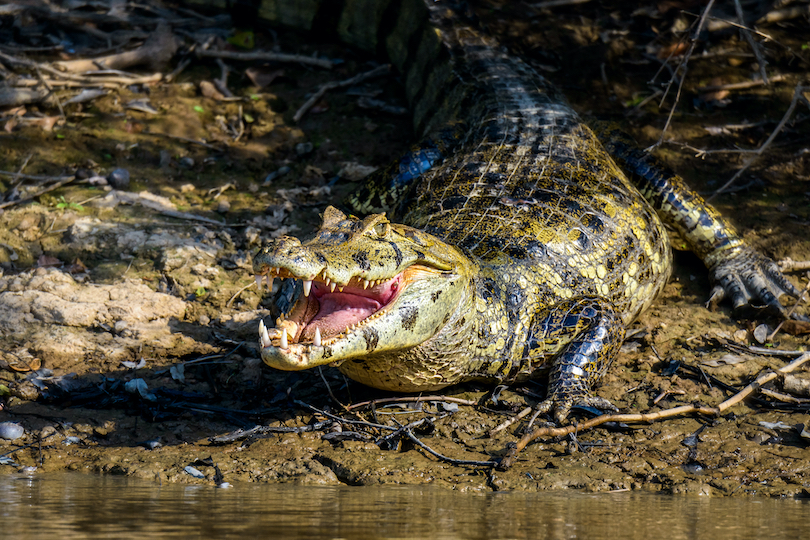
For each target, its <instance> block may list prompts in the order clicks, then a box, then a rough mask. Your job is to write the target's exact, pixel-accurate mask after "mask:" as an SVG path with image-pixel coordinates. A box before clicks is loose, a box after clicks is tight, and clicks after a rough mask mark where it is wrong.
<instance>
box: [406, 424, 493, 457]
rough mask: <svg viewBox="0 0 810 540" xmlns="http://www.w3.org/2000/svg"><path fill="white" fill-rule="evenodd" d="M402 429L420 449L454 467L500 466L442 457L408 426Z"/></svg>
mask: <svg viewBox="0 0 810 540" xmlns="http://www.w3.org/2000/svg"><path fill="white" fill-rule="evenodd" d="M401 429H402V433H404V434H405V435H407V436H408V438H409V439H410V440H412V441H413V442H414V444H416V445H418V446H419V447H420V448H422V449H424V450H425V452H427V453H428V454H430V455H432V456H434V457H436V458H438V459H440V460H442V461H445V462H447V463H451V464H453V465H473V466H476V467H493V466H495V465H498V463H500V462H499V461H477V460H473V459H453V458H451V457H447V456H445V455H442V454H440V453H438V452H437V451H436V450H434V449H432V448H431V447H429V446H428V445H426V444H425V443H423V442H422V441H420V440H419V439H418V438H417V437H416V435H414V434H413V432H411V430H410V429H408V427H407V426H403V427H402V428H401Z"/></svg>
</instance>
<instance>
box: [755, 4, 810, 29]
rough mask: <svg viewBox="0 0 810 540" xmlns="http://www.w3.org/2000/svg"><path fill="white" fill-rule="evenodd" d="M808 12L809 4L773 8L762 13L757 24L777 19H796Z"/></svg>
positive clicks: (777, 20) (776, 20)
mask: <svg viewBox="0 0 810 540" xmlns="http://www.w3.org/2000/svg"><path fill="white" fill-rule="evenodd" d="M807 14H810V5H803V6H793V7H789V8H784V9H775V10H772V11H769V12H768V13H766V14H765V15H763V16H762V17H761V18H760V19H759V20H758V21H757V24H768V23H774V22H779V21H786V20H788V19H796V18H798V17H803V16H804V15H807Z"/></svg>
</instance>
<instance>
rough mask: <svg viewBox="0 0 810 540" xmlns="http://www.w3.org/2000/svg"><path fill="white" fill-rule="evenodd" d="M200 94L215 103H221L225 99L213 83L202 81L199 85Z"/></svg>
mask: <svg viewBox="0 0 810 540" xmlns="http://www.w3.org/2000/svg"><path fill="white" fill-rule="evenodd" d="M200 92H201V93H202V95H203V96H205V97H207V98H211V99H214V100H216V101H222V100H223V99H225V96H223V95H222V92H220V91H219V90H217V87H216V86H214V83H212V82H210V81H202V82H201V83H200Z"/></svg>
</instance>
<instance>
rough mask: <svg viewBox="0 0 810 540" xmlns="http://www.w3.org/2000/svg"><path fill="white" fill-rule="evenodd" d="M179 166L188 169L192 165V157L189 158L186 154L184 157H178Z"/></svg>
mask: <svg viewBox="0 0 810 540" xmlns="http://www.w3.org/2000/svg"><path fill="white" fill-rule="evenodd" d="M180 166H181V167H183V168H184V169H190V168H192V167H194V158H190V157H188V156H186V157H184V158H180Z"/></svg>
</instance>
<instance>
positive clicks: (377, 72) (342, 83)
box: [293, 64, 391, 122]
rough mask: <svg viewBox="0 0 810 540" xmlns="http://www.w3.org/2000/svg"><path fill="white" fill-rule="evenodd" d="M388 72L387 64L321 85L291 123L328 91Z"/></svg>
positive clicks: (389, 68)
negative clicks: (343, 79) (342, 79)
mask: <svg viewBox="0 0 810 540" xmlns="http://www.w3.org/2000/svg"><path fill="white" fill-rule="evenodd" d="M389 71H391V66H390V65H389V64H385V65H383V66H378V67H376V68H374V69H372V70H371V71H366V72H365V73H360V74H358V75H355V76H354V77H352V78H351V79H346V80H345V81H335V82H329V83H326V84H324V85H321V87H320V88H318V91H317V92H315V93H314V94H313V95H312V96H311V97H310V98H309V99H308V100H306V102H305V103H304V104H303V105H301V107H300V108H299V109H298V111H296V113H295V116H293V122H298V121H300V120H301V118H302V117H303V116H304V115H305V114H306V113H307V111H308V110H309V109H311V108H312V106H313V105H315V104H316V103H317V102H318V100H319V99H321V98H322V97H323V96H324V94H326V92H328V91H329V90H333V89H335V88H344V87H346V86H352V85H353V84H357V83H360V82H362V81H365V80H366V79H371V78H374V77H379V76H380V75H385V74H387V73H388V72H389Z"/></svg>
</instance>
